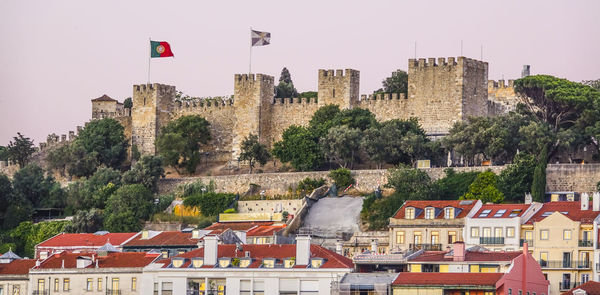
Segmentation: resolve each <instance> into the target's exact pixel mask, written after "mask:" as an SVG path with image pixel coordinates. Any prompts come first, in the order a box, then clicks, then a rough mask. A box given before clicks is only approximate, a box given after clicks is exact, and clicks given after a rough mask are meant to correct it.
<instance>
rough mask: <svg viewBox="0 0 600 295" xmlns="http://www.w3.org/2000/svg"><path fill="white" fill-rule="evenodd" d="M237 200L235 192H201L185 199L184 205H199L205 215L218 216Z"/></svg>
mask: <svg viewBox="0 0 600 295" xmlns="http://www.w3.org/2000/svg"><path fill="white" fill-rule="evenodd" d="M234 200H235V195H234V194H227V193H215V192H208V193H200V194H194V195H191V196H189V197H187V198H185V200H183V205H185V206H188V207H198V208H200V212H202V215H205V216H217V215H219V213H221V212H223V211H225V209H227V207H229V205H231V204H232V203H233V201H234Z"/></svg>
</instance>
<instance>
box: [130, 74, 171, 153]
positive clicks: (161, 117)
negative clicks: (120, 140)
mask: <svg viewBox="0 0 600 295" xmlns="http://www.w3.org/2000/svg"><path fill="white" fill-rule="evenodd" d="M174 98H175V86H169V85H163V84H158V83H154V84H143V85H133V98H132V100H133V107H132V110H131V121H132V124H131V139H132V144H133V145H136V146H137V148H138V150H139V151H140V153H141V154H142V155H155V154H156V148H155V145H154V143H155V141H156V138H157V136H158V133H159V132H160V129H161V128H162V127H163V126H165V125H167V123H168V122H169V120H170V119H171V112H172V110H173V99H174Z"/></svg>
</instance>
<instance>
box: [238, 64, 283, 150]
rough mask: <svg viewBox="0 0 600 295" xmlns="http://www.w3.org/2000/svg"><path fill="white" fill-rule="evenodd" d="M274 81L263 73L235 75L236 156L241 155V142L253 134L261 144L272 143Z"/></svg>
mask: <svg viewBox="0 0 600 295" xmlns="http://www.w3.org/2000/svg"><path fill="white" fill-rule="evenodd" d="M273 81H274V79H273V76H269V75H264V74H256V76H255V75H254V74H250V75H247V74H236V75H235V77H234V81H233V87H234V96H233V97H234V101H233V106H234V114H235V127H234V130H233V142H232V152H233V155H232V158H233V159H237V158H238V157H239V155H240V146H241V144H242V141H243V140H244V138H245V137H247V136H248V135H250V134H256V135H258V138H259V140H260V142H261V143H263V144H269V142H270V138H269V135H270V134H272V132H271V130H270V129H271V108H272V106H273V97H274V93H275V88H274V84H273Z"/></svg>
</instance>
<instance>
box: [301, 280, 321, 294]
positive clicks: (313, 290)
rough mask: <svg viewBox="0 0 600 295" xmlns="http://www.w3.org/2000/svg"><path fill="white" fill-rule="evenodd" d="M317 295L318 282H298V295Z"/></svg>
mask: <svg viewBox="0 0 600 295" xmlns="http://www.w3.org/2000/svg"><path fill="white" fill-rule="evenodd" d="M318 293H319V281H304V280H302V281H300V295H304V294H318Z"/></svg>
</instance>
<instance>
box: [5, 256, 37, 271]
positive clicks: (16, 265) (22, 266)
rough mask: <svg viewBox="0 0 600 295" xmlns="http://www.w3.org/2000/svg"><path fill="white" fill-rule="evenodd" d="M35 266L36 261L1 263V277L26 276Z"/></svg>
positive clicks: (19, 260)
mask: <svg viewBox="0 0 600 295" xmlns="http://www.w3.org/2000/svg"><path fill="white" fill-rule="evenodd" d="M34 266H35V259H17V260H13V261H12V262H11V263H0V275H24V274H27V273H29V269H31V268H32V267H34Z"/></svg>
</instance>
